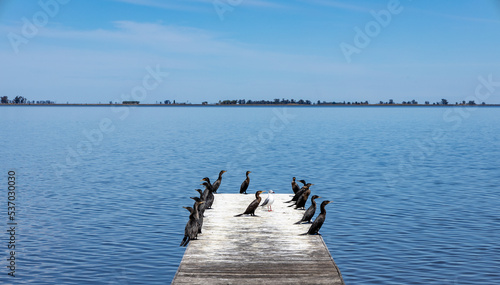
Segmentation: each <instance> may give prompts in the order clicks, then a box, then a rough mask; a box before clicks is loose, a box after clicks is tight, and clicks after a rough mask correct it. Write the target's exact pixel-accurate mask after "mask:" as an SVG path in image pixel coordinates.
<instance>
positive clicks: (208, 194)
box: [200, 177, 214, 209]
mask: <svg viewBox="0 0 500 285" xmlns="http://www.w3.org/2000/svg"><path fill="white" fill-rule="evenodd" d="M206 179H208V178H207V177H205V178H203V181H205V182H203V183H202V184H200V185H203V186H205V190H204V191H203V200H204V201H205V203H206V205H205V207H204V208H205V209H210V208H211V207H212V203H213V202H214V193H212V184H210V179H208V181H207V180H206Z"/></svg>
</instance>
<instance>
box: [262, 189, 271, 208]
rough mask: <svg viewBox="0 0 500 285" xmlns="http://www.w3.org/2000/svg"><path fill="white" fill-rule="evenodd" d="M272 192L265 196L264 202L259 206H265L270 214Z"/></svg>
mask: <svg viewBox="0 0 500 285" xmlns="http://www.w3.org/2000/svg"><path fill="white" fill-rule="evenodd" d="M273 193H274V191H273V190H269V191H268V194H267V198H266V200H264V203H262V205H260V206H261V207H264V206H267V211H268V212H271V211H272V210H273V209H272V208H271V205H272V204H273V203H274V196H273Z"/></svg>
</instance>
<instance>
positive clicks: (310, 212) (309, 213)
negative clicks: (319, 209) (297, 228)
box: [296, 195, 321, 224]
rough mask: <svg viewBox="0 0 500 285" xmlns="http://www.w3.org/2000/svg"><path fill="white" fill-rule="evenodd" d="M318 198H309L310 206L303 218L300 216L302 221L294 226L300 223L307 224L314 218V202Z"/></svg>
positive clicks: (316, 196)
mask: <svg viewBox="0 0 500 285" xmlns="http://www.w3.org/2000/svg"><path fill="white" fill-rule="evenodd" d="M318 198H321V197H320V196H318V195H313V196H312V197H311V206H309V208H307V211H306V212H305V213H304V216H302V219H301V220H300V221H298V222H296V224H300V223H302V222H308V223H310V222H311V219H312V217H313V216H314V213H315V212H316V201H315V200H316V199H318Z"/></svg>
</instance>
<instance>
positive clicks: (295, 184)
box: [292, 177, 300, 194]
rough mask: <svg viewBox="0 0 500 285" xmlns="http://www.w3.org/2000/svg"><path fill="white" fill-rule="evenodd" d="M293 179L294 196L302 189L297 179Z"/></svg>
mask: <svg viewBox="0 0 500 285" xmlns="http://www.w3.org/2000/svg"><path fill="white" fill-rule="evenodd" d="M292 179H293V181H292V190H293V194H297V192H299V190H300V187H299V184H297V182H295V177H293V178H292Z"/></svg>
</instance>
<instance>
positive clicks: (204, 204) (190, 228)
mask: <svg viewBox="0 0 500 285" xmlns="http://www.w3.org/2000/svg"><path fill="white" fill-rule="evenodd" d="M225 172H226V171H225V170H222V171H221V172H219V177H218V178H217V180H215V182H214V183H210V178H208V177H205V178H203V179H202V180H201V181H203V183H202V184H200V185H203V186H204V187H205V190H203V191H202V190H201V189H196V191H197V192H198V193H199V194H200V196H199V197H190V198H191V199H193V200H194V205H193V207H183V208H184V209H187V210H188V211H189V213H190V215H189V220H188V222H187V224H186V227H185V230H184V238H183V239H182V242H181V244H180V246H187V245H188V244H189V242H190V241H191V240H196V239H197V238H198V234H201V233H202V232H201V230H202V227H203V217H204V213H205V210H208V209H211V208H212V205H213V202H214V200H215V195H214V194H216V193H217V190H218V189H219V187H220V185H221V182H222V175H223V174H224V173H225ZM250 173H251V171H247V172H246V179H245V180H244V181H243V183H241V187H240V194H248V193H247V189H248V186H249V185H250V177H249V176H248V175H249V174H250ZM295 180H296V178H295V177H293V178H292V191H293V193H294V196H293V198H292V199H291V200H290V201H286V202H285V203H291V205H289V206H288V207H294V206H295V209H297V210H299V209H302V210H305V212H304V215H303V216H302V219H301V220H300V221H298V222H296V223H295V224H302V223H311V227H310V228H309V230H308V231H307V233H304V234H303V235H316V234H319V230H320V229H321V226H323V223H324V222H325V218H326V209H325V207H326V205H328V204H330V203H332V201H328V200H325V201H323V202H322V203H321V206H320V211H321V212H320V214H319V215H318V216H317V217H316V219H315V220H314V221H313V222H311V220H312V218H313V216H314V214H315V213H316V199H319V198H321V197H320V196H318V195H312V196H311V199H310V200H311V206H309V208H307V210H306V209H305V205H306V202H307V200H308V199H309V196H310V195H311V189H310V187H311V186H312V185H314V184H311V183H306V181H305V180H299V182H300V183H302V184H303V186H302V187H300V185H299V184H298V183H297V182H296V181H295ZM263 192H264V191H257V192H255V200H253V201H252V202H251V203H250V204H249V205H248V207H247V208H246V210H245V211H244V212H243V213H241V214H238V215H235V217H240V216H243V215H250V216H256V215H255V210H256V209H257V208H258V207H259V206H261V207H266V208H267V211H268V212H271V211H272V205H273V203H274V197H273V194H274V193H275V192H274V191H273V190H269V191H268V194H267V198H266V199H265V200H264V202H263V203H262V204H261V202H262V197H260V194H262V193H263Z"/></svg>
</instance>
